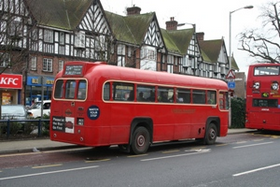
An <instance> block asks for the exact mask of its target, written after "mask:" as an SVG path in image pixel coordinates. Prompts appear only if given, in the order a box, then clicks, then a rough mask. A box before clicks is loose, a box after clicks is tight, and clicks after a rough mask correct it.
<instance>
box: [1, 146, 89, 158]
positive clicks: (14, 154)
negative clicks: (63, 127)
mask: <svg viewBox="0 0 280 187" xmlns="http://www.w3.org/2000/svg"><path fill="white" fill-rule="evenodd" d="M88 149H92V148H91V147H85V148H70V149H69V148H68V149H63V150H62V149H59V150H49V151H40V150H39V151H38V152H27V153H11V154H5V155H0V158H2V157H13V156H26V155H36V154H42V153H59V152H71V151H80V150H82V151H83V150H88Z"/></svg>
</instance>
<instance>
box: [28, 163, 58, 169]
mask: <svg viewBox="0 0 280 187" xmlns="http://www.w3.org/2000/svg"><path fill="white" fill-rule="evenodd" d="M58 166H62V164H51V165H42V166H34V167H32V168H33V169H41V168H50V167H58Z"/></svg>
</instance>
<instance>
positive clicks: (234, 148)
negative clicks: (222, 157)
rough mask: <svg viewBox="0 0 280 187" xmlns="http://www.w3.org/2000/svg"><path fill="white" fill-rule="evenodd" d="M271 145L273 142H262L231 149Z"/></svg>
mask: <svg viewBox="0 0 280 187" xmlns="http://www.w3.org/2000/svg"><path fill="white" fill-rule="evenodd" d="M271 143H273V142H264V143H258V144H250V145H242V146H237V147H233V149H240V148H246V147H253V146H259V145H266V144H271Z"/></svg>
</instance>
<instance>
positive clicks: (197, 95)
mask: <svg viewBox="0 0 280 187" xmlns="http://www.w3.org/2000/svg"><path fill="white" fill-rule="evenodd" d="M205 95H206V94H205V91H204V90H193V103H196V104H205Z"/></svg>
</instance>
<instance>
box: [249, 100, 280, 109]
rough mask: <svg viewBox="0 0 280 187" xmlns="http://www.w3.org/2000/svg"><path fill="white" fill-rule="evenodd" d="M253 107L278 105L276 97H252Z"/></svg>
mask: <svg viewBox="0 0 280 187" xmlns="http://www.w3.org/2000/svg"><path fill="white" fill-rule="evenodd" d="M253 107H272V108H277V107H278V100H277V99H253Z"/></svg>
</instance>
